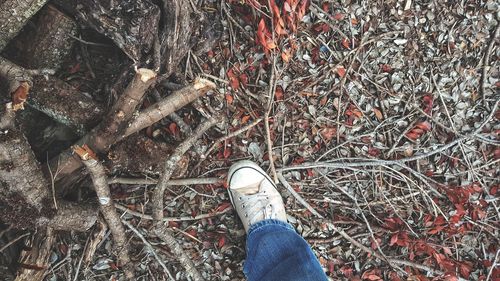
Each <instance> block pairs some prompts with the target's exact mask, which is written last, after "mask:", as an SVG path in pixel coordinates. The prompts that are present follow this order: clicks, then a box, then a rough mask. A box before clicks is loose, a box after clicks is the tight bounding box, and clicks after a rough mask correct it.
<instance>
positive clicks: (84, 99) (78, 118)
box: [28, 77, 105, 136]
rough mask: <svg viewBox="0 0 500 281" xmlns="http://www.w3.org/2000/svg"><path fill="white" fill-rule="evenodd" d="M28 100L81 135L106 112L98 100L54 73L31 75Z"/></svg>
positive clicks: (36, 107)
mask: <svg viewBox="0 0 500 281" xmlns="http://www.w3.org/2000/svg"><path fill="white" fill-rule="evenodd" d="M28 104H29V105H30V106H32V107H34V108H35V109H37V110H40V111H42V112H43V113H45V114H47V115H48V116H50V117H52V118H53V119H54V120H56V121H57V122H59V123H62V124H64V125H66V126H68V127H70V128H71V129H73V130H75V132H76V133H77V134H78V135H80V136H83V135H85V134H86V133H87V132H89V131H90V130H91V129H92V128H93V127H95V126H96V125H97V124H98V123H99V122H100V121H101V119H102V117H103V116H104V114H105V110H104V107H103V106H102V105H101V104H99V103H96V102H95V101H94V100H93V99H92V98H91V97H89V96H87V95H84V94H83V93H81V92H80V91H78V90H77V89H75V88H74V87H73V86H71V85H69V84H68V83H66V82H63V81H61V80H59V79H57V78H55V77H49V78H48V79H45V78H43V77H37V78H34V79H33V88H32V90H31V92H30V95H29V98H28Z"/></svg>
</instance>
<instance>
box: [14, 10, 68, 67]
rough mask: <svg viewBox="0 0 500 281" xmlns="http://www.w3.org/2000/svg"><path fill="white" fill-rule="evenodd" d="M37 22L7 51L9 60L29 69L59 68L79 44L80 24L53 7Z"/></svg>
mask: <svg viewBox="0 0 500 281" xmlns="http://www.w3.org/2000/svg"><path fill="white" fill-rule="evenodd" d="M33 23H34V25H33V27H31V25H28V26H26V28H25V29H24V30H23V31H22V32H21V33H20V34H19V36H17V37H16V38H15V39H14V40H13V41H12V43H11V44H10V46H9V48H7V50H6V51H7V52H8V54H9V55H11V56H9V58H11V59H12V60H13V61H15V62H16V63H18V64H19V65H21V66H23V67H26V68H35V69H36V68H50V69H54V70H57V69H59V68H60V67H61V65H62V63H63V62H64V59H65V58H66V57H67V56H68V55H69V54H70V52H71V48H72V46H73V43H74V42H75V41H76V40H75V39H74V36H76V34H77V25H76V22H75V21H74V20H73V19H72V18H70V17H68V16H66V15H65V14H64V13H63V12H61V11H59V10H58V9H57V8H56V7H54V6H53V5H47V6H45V7H43V8H42V9H41V10H40V11H39V12H38V14H37V16H36V19H35V20H34V22H33ZM11 47H12V48H11Z"/></svg>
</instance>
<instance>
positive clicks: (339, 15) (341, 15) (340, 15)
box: [333, 13, 345, 21]
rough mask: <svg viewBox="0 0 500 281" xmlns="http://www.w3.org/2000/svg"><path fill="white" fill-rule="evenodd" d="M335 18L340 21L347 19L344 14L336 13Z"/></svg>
mask: <svg viewBox="0 0 500 281" xmlns="http://www.w3.org/2000/svg"><path fill="white" fill-rule="evenodd" d="M333 18H334V19H336V20H339V21H340V20H343V19H344V18H345V15H344V14H342V13H335V14H334V15H333Z"/></svg>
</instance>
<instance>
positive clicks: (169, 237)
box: [153, 226, 204, 281]
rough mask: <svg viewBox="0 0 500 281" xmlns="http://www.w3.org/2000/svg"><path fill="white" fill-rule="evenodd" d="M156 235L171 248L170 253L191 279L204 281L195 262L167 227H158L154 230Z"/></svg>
mask: <svg viewBox="0 0 500 281" xmlns="http://www.w3.org/2000/svg"><path fill="white" fill-rule="evenodd" d="M153 231H154V233H155V234H156V236H158V237H159V238H160V239H161V240H163V242H165V243H166V244H167V246H168V247H169V248H170V251H172V253H173V254H174V255H175V256H176V257H177V259H178V260H179V262H180V263H181V264H182V266H183V267H184V269H185V270H186V273H187V274H188V275H189V276H191V278H192V279H193V280H195V281H201V280H204V279H203V277H202V276H201V274H200V273H199V272H198V270H197V269H196V267H195V266H194V263H193V260H192V258H191V257H189V256H188V255H187V254H186V252H185V251H184V250H183V249H182V246H181V245H180V244H179V242H177V241H176V240H175V238H174V236H173V234H172V232H171V231H170V229H168V227H166V226H157V227H155V228H154V230H153Z"/></svg>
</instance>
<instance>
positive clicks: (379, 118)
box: [373, 107, 384, 121]
mask: <svg viewBox="0 0 500 281" xmlns="http://www.w3.org/2000/svg"><path fill="white" fill-rule="evenodd" d="M373 113H375V117H377V119H378V120H379V121H382V120H384V116H383V115H382V112H381V111H380V110H379V109H378V108H375V107H374V108H373Z"/></svg>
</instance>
